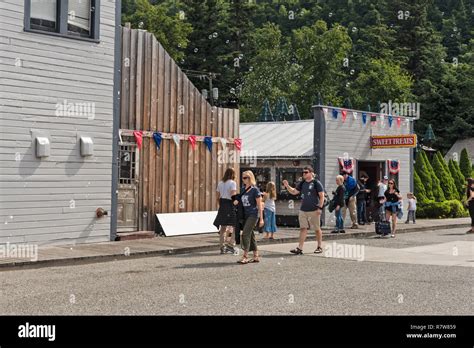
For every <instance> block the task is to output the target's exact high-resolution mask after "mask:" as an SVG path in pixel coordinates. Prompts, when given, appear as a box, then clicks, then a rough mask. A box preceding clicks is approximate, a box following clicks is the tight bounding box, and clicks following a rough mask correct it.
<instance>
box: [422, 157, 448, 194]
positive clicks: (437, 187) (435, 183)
mask: <svg viewBox="0 0 474 348" xmlns="http://www.w3.org/2000/svg"><path fill="white" fill-rule="evenodd" d="M420 157H422V158H423V165H424V168H425V170H426V171H427V174H428V175H429V177H430V182H431V189H432V192H433V197H434V200H435V201H436V202H443V201H445V200H446V198H445V196H444V192H443V189H442V188H441V182H440V180H439V179H438V177H437V176H436V174H435V171H434V169H433V167H432V166H431V163H430V161H429V160H428V156H426V153H425V152H424V151H421V153H420ZM425 187H426V186H425ZM427 194H428V193H427Z"/></svg>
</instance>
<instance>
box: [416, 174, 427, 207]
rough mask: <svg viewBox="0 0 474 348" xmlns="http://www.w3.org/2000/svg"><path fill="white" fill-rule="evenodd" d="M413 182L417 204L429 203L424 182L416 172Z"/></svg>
mask: <svg viewBox="0 0 474 348" xmlns="http://www.w3.org/2000/svg"><path fill="white" fill-rule="evenodd" d="M413 182H414V185H415V192H413V193H414V194H415V197H416V200H417V202H419V203H421V204H423V203H427V202H428V197H427V195H426V190H425V186H424V185H423V182H422V181H421V178H420V176H419V175H418V172H417V171H416V170H415V171H414V172H413Z"/></svg>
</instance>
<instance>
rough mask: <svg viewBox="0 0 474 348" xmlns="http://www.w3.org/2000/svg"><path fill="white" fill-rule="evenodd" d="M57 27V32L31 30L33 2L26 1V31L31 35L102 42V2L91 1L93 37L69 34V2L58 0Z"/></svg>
mask: <svg viewBox="0 0 474 348" xmlns="http://www.w3.org/2000/svg"><path fill="white" fill-rule="evenodd" d="M57 6H58V8H57V11H56V12H57V13H56V27H57V31H56V32H53V31H46V30H39V29H32V28H31V23H30V22H31V0H25V16H24V31H25V32H29V33H36V34H43V35H50V36H57V37H63V38H68V39H73V40H80V41H88V42H95V43H99V42H100V0H91V7H93V8H94V11H93V12H91V19H90V21H91V35H90V37H84V36H76V35H71V34H69V33H68V7H69V2H68V0H57Z"/></svg>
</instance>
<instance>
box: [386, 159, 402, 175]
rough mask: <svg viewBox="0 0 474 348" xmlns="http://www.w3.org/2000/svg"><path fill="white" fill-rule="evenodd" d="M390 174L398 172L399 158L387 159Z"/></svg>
mask: <svg viewBox="0 0 474 348" xmlns="http://www.w3.org/2000/svg"><path fill="white" fill-rule="evenodd" d="M387 164H388V168H389V171H390V174H394V175H395V174H398V173H399V172H400V161H399V160H390V159H389V160H387Z"/></svg>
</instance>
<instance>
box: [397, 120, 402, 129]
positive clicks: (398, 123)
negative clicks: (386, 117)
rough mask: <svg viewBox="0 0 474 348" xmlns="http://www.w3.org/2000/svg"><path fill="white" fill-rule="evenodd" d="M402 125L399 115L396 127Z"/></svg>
mask: <svg viewBox="0 0 474 348" xmlns="http://www.w3.org/2000/svg"><path fill="white" fill-rule="evenodd" d="M401 125H402V119H401V118H400V117H398V118H397V128H400V126H401Z"/></svg>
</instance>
